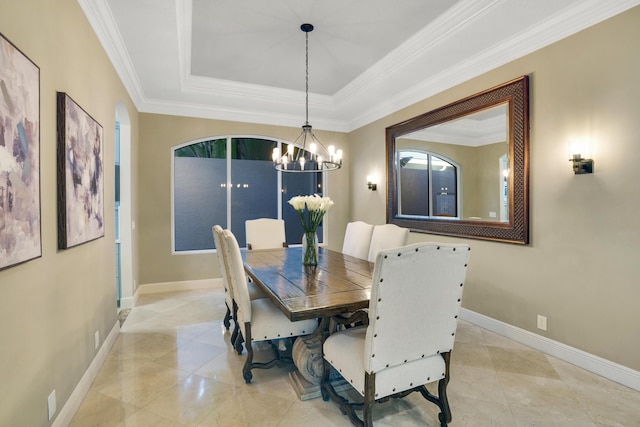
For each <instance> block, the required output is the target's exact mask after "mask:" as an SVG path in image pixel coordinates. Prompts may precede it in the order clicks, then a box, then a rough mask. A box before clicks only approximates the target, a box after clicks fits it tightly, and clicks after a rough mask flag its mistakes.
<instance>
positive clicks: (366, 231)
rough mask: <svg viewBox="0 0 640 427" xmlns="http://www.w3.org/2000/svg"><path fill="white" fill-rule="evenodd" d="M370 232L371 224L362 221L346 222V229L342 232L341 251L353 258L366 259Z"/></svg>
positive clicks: (371, 229)
mask: <svg viewBox="0 0 640 427" xmlns="http://www.w3.org/2000/svg"><path fill="white" fill-rule="evenodd" d="M372 233H373V225H372V224H367V223H366V222H363V221H355V222H350V223H348V224H347V230H346V231H345V233H344V243H343V244H342V253H343V254H345V255H349V256H352V257H355V258H360V259H367V258H368V256H369V246H370V245H371V234H372Z"/></svg>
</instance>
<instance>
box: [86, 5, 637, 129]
mask: <svg viewBox="0 0 640 427" xmlns="http://www.w3.org/2000/svg"><path fill="white" fill-rule="evenodd" d="M502 2H504V0H481V1H476V0H465V1H463V2H461V3H460V4H457V5H456V6H455V7H453V8H452V9H451V10H450V11H448V12H447V13H445V14H444V15H443V16H441V17H440V18H438V19H437V20H436V21H434V22H433V23H432V24H431V25H429V26H428V27H427V28H425V29H424V30H422V31H421V32H420V33H418V34H417V35H416V36H414V37H412V38H411V39H409V40H408V41H407V42H405V43H403V44H402V45H401V46H400V47H399V48H398V49H396V50H395V51H393V52H391V53H390V54H389V55H387V56H386V57H385V58H383V59H382V60H381V61H379V62H378V63H376V64H375V65H374V66H373V67H371V68H370V69H369V70H367V71H366V72H364V73H363V74H361V75H360V76H358V77H357V78H356V79H355V80H354V81H352V82H351V83H349V84H348V85H347V86H345V88H343V89H341V90H340V91H339V92H337V93H336V94H335V95H334V96H327V95H319V94H313V93H310V94H309V107H310V110H311V111H313V113H312V114H311V115H312V116H313V117H312V119H313V120H312V121H313V122H314V123H313V124H314V127H315V128H316V129H325V130H333V131H339V132H349V131H352V130H354V129H357V128H359V127H361V126H364V125H366V124H368V123H371V122H372V121H375V120H378V119H380V118H382V117H385V116H387V115H389V114H391V113H393V112H395V111H398V110H399V109H401V108H405V107H407V106H409V105H412V104H414V103H416V102H418V101H421V100H423V99H426V98H428V97H430V96H433V95H435V94H437V93H439V92H442V91H444V90H446V89H448V88H451V87H453V86H455V85H457V84H460V83H463V82H464V81H466V80H469V79H471V78H473V77H477V76H478V75H481V74H483V73H485V72H487V71H490V70H492V69H494V68H496V67H499V66H501V65H504V64H506V63H508V62H510V61H512V60H515V59H517V58H519V57H521V56H523V55H526V54H528V53H531V52H533V51H535V50H538V49H540V48H542V47H544V46H546V45H548V44H550V43H553V42H555V41H558V40H560V39H562V38H564V37H567V36H569V35H571V34H574V33H576V32H578V31H580V30H582V29H584V28H587V27H589V26H591V25H594V24H596V23H598V22H600V21H603V20H605V19H607V18H609V17H612V16H614V15H616V14H618V13H621V12H623V11H625V10H627V9H630V8H632V7H634V6H636V5H638V4H640V0H607V1H606V2H605V1H601V0H585V1H582V2H578V3H574V4H573V5H572V6H571V7H569V8H567V9H566V10H564V11H562V12H560V13H558V14H556V15H555V16H553V17H552V18H551V19H548V20H547V21H545V22H543V23H540V24H539V25H536V26H534V27H533V28H528V29H524V30H523V31H522V32H521V33H520V34H518V35H517V36H515V37H512V38H511V39H509V40H508V41H505V42H503V43H500V44H498V45H494V46H493V47H491V48H489V49H486V50H485V51H483V52H479V53H478V54H476V55H474V56H473V57H471V58H469V59H468V60H467V61H465V62H463V63H459V64H457V65H456V66H454V67H451V68H450V69H448V70H446V71H443V72H441V73H439V74H438V75H436V76H434V77H433V78H430V79H428V80H425V81H423V82H421V83H419V84H417V85H414V86H413V87H410V88H405V89H403V90H402V91H401V92H399V93H397V94H396V95H395V96H392V97H387V98H386V99H382V100H376V101H375V103H374V102H371V101H370V100H368V98H367V95H368V94H369V93H370V92H371V88H373V87H375V88H376V89H379V90H381V91H382V92H383V93H384V92H387V93H388V91H389V90H390V88H388V87H385V86H388V85H385V78H386V77H388V76H389V75H390V74H391V73H392V72H393V71H394V70H395V71H397V70H399V69H401V68H402V67H406V66H408V64H410V63H411V62H413V61H415V60H416V59H417V58H418V57H419V56H420V55H424V54H425V52H427V51H428V50H429V49H431V48H433V47H434V46H436V45H437V44H439V43H442V42H444V41H445V40H446V39H447V38H449V37H451V36H452V35H453V34H454V33H455V32H456V30H459V29H461V28H463V27H464V26H465V25H468V24H469V23H471V22H473V20H475V19H477V18H478V17H480V16H482V14H484V13H486V12H487V11H489V10H490V9H491V8H494V7H496V6H497V5H499V4H501V3H502ZM78 3H79V4H80V6H81V8H82V9H83V11H84V13H85V15H86V16H87V19H88V20H89V23H90V24H91V26H92V27H93V29H94V31H95V33H96V35H97V37H98V39H99V40H100V42H101V43H102V46H103V47H104V49H105V51H106V53H107V55H108V57H109V59H110V60H111V62H112V64H113V66H114V68H115V69H116V72H117V73H118V75H119V76H120V79H121V80H122V82H123V84H124V86H125V88H126V90H127V91H128V93H129V95H130V96H131V98H132V100H133V102H134V104H135V105H136V108H137V109H138V111H141V112H148V113H158V114H168V115H180V116H192V117H200V118H210V119H220V120H231V121H242V122H252V123H263V124H272V125H281V126H300V125H301V119H300V117H302V114H303V111H302V109H303V108H304V92H303V91H295V90H289V89H279V88H271V87H266V86H260V85H249V84H242V83H238V82H230V81H225V80H220V79H211V78H205V77H200V76H193V75H191V70H190V63H191V16H192V2H191V0H186V1H182V0H175V4H176V13H177V19H178V20H177V23H176V24H177V28H178V34H177V37H178V46H179V61H180V79H181V82H179V83H180V86H179V89H180V90H181V91H183V92H184V93H194V92H198V93H201V94H203V95H206V96H208V97H211V95H215V96H216V97H220V98H221V99H222V100H224V102H225V104H226V105H212V104H211V103H204V102H203V103H201V104H200V103H185V102H181V101H180V102H177V101H171V100H157V99H149V98H146V97H145V94H144V91H143V89H142V87H143V86H142V85H141V83H140V81H139V78H138V75H137V74H136V71H135V68H134V67H133V62H132V60H131V58H130V57H129V54H128V51H127V48H126V46H125V44H124V41H123V39H122V37H121V35H120V33H119V30H118V28H117V26H116V25H115V19H114V17H113V15H112V13H111V10H110V8H109V6H108V4H107V1H106V0H93V1H91V0H78ZM515 77H518V76H514V78H515ZM391 89H392V88H391ZM207 102H208V101H207ZM216 103H218V102H216ZM240 106H242V108H241V107H240ZM276 106H277V107H276ZM294 109H296V110H298V109H299V110H300V111H297V112H296V113H293V110H294ZM318 113H323V114H318Z"/></svg>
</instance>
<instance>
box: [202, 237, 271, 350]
mask: <svg viewBox="0 0 640 427" xmlns="http://www.w3.org/2000/svg"><path fill="white" fill-rule="evenodd" d="M211 232H212V233H213V240H214V241H215V244H216V255H217V258H218V265H219V267H220V276H222V284H223V286H224V299H225V305H226V306H227V313H226V314H225V316H224V320H223V321H222V322H223V324H224V327H225V328H226V329H227V330H229V328H230V327H231V320H233V321H234V327H233V332H232V333H231V345H232V346H234V347H235V342H236V339H237V338H238V333H239V332H240V327H239V325H238V322H237V320H236V319H237V311H238V306H237V304H236V303H235V301H234V297H233V289H232V288H231V284H230V282H229V267H228V265H227V264H228V263H227V261H226V256H225V251H224V247H225V244H226V243H225V239H224V234H223V233H224V230H223V229H222V227H220V226H219V225H214V226H213V227H212V228H211ZM249 295H250V298H251V299H260V298H266V297H267V295H266V294H265V293H264V291H263V290H262V289H260V288H258V286H257V285H256V284H254V283H251V284H250V285H249Z"/></svg>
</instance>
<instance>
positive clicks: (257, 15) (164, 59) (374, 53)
mask: <svg viewBox="0 0 640 427" xmlns="http://www.w3.org/2000/svg"><path fill="white" fill-rule="evenodd" d="M78 2H79V3H80V5H81V7H82V9H83V10H84V12H85V14H86V16H87V18H88V19H89V22H90V23H91V26H92V27H93V29H94V31H95V32H96V34H97V36H98V38H99V39H100V41H101V43H102V45H103V46H104V48H105V50H106V52H107V54H108V55H109V57H110V59H111V61H112V63H113V64H114V67H115V69H116V71H117V72H118V74H119V76H120V78H121V79H122V81H123V82H124V85H125V87H126V88H127V90H128V92H129V94H130V96H131V98H132V99H133V101H134V103H135V105H136V108H137V109H138V110H139V111H140V112H149V113H159V114H171V115H183V116H192V117H202V118H213V119H220V120H232V121H245V122H253V123H266V124H274V125H283V126H296V127H298V126H301V125H302V124H303V122H304V118H305V33H303V32H302V31H301V30H300V25H301V24H303V23H311V24H313V25H314V27H315V29H314V31H312V32H311V33H309V122H310V123H311V124H312V125H313V126H314V128H315V129H325V130H334V131H342V132H348V131H351V130H354V129H357V128H358V127H361V126H363V125H366V124H368V123H370V122H372V121H374V120H376V119H379V118H381V117H384V116H386V115H388V114H390V113H392V112H394V111H397V110H398V109H400V108H403V107H406V106H408V105H411V104H413V103H415V102H417V101H420V100H422V99H425V98H427V97H429V96H432V95H434V94H436V93H438V92H441V91H443V90H445V89H447V88H450V87H452V86H454V85H457V84H459V83H462V82H464V81H466V80H468V79H470V78H473V77H475V76H477V75H480V74H482V73H485V72H487V71H489V70H491V69H493V68H496V67H498V66H500V65H502V64H505V63H507V62H510V61H512V60H514V59H517V58H519V57H521V56H523V55H526V54H528V53H530V52H533V51H535V50H537V49H540V48H542V47H544V46H546V45H548V44H550V43H553V42H555V41H557V40H560V39H562V38H564V37H567V36H569V35H571V34H573V33H575V32H578V31H580V30H582V29H584V28H587V27H589V26H591V25H594V24H596V23H598V22H600V21H602V20H604V19H607V18H609V17H611V16H613V15H616V14H618V13H620V12H623V11H625V10H627V9H629V8H631V7H633V6H636V5H638V4H640V0H607V1H602V0H536V1H523V0H402V1H393V2H392V1H389V0H323V1H311V0H270V1H265V0H242V1H238V0H78ZM513 77H514V78H516V77H519V76H513Z"/></svg>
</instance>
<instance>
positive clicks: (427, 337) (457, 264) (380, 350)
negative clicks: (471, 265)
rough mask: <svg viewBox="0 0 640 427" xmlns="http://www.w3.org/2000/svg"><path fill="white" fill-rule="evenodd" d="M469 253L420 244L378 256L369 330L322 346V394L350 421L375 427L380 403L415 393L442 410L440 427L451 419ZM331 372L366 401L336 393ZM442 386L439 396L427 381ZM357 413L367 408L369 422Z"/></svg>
mask: <svg viewBox="0 0 640 427" xmlns="http://www.w3.org/2000/svg"><path fill="white" fill-rule="evenodd" d="M469 251H470V248H469V246H467V245H462V244H442V243H417V244H413V245H409V246H404V247H401V248H395V249H389V250H385V251H382V252H380V253H379V254H378V256H377V258H376V262H375V267H374V273H373V279H372V280H373V281H372V287H371V299H370V302H369V315H368V325H365V326H358V327H355V328H350V329H345V330H340V331H338V332H334V333H333V334H331V335H330V336H329V337H328V338H327V339H326V340H325V342H324V344H323V353H324V356H323V357H324V360H325V369H324V374H323V378H322V380H321V391H322V397H323V399H324V400H325V401H328V400H329V399H331V400H333V401H335V402H337V403H338V404H339V405H340V410H341V411H342V413H343V414H347V415H348V416H349V419H350V420H351V422H352V423H354V424H356V425H364V426H371V425H372V419H373V418H372V411H373V407H374V404H375V403H376V402H379V401H386V400H388V399H389V398H402V397H405V396H407V395H408V394H410V393H412V392H414V391H416V392H419V393H420V394H422V396H423V397H424V398H425V399H427V400H428V401H430V402H432V403H435V404H436V405H437V406H438V407H439V408H440V411H441V412H440V413H439V415H438V419H439V421H440V423H441V426H446V425H447V423H449V422H450V421H451V410H450V408H449V402H448V399H447V383H448V382H449V377H450V371H449V360H450V355H451V351H452V350H453V344H454V340H455V334H456V327H457V323H458V314H459V312H460V306H461V300H462V290H463V287H464V286H463V285H464V281H465V277H466V271H467V263H468V259H469ZM356 313H361V312H356ZM331 368H333V369H335V371H337V372H338V373H339V374H340V375H342V377H344V379H345V380H346V381H347V382H348V383H350V384H351V385H352V386H353V387H354V388H355V390H356V391H357V392H358V393H360V394H361V395H362V396H363V397H364V403H359V404H354V403H351V402H349V401H348V400H347V399H345V398H343V397H342V396H340V395H339V394H338V393H337V392H336V390H335V389H334V387H333V386H332V384H331V382H330V381H329V375H330V370H331ZM436 381H437V382H438V392H437V395H433V394H431V393H430V392H429V390H427V388H426V384H429V383H432V382H436ZM356 409H362V411H363V419H360V418H359V417H358V416H357V414H356V413H355V410H356Z"/></svg>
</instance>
